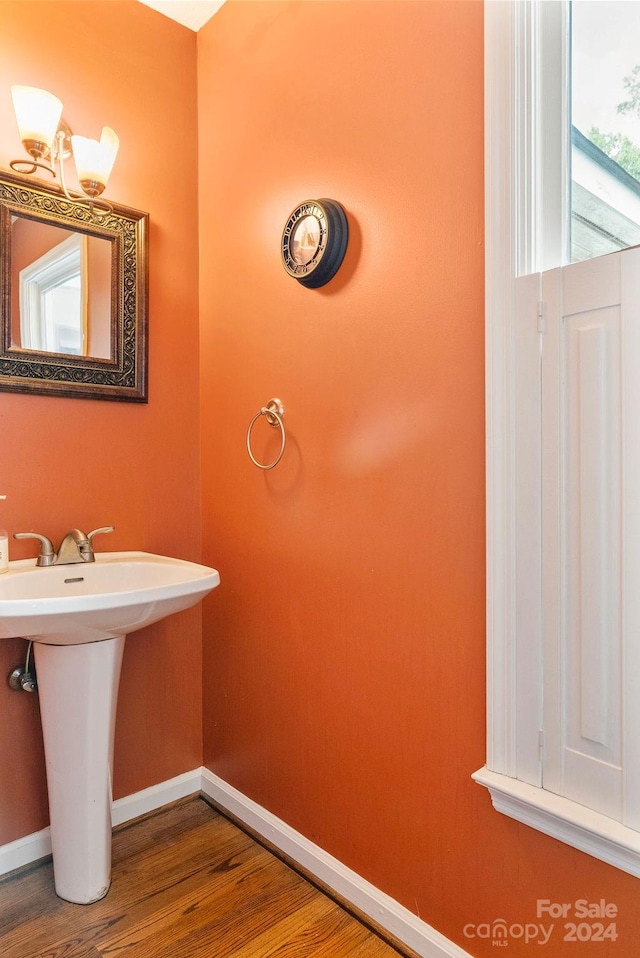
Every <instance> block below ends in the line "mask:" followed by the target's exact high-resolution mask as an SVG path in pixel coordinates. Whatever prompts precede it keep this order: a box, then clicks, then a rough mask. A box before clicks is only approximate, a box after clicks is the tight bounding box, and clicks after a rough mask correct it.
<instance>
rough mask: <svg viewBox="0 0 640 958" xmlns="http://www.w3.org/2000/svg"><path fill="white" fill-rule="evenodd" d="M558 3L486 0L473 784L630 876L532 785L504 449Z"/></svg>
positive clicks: (557, 188)
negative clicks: (482, 647) (479, 596)
mask: <svg viewBox="0 0 640 958" xmlns="http://www.w3.org/2000/svg"><path fill="white" fill-rule="evenodd" d="M567 9H568V5H567V4H566V3H565V2H563V0H552V2H548V0H547V2H544V0H542V2H540V0H487V2H485V177H486V179H485V204H486V302H485V308H486V339H485V346H486V442H487V477H486V478H487V759H486V765H485V766H484V767H483V768H481V769H479V770H478V771H477V772H476V773H474V775H473V778H474V779H475V780H476V781H477V782H478V783H479V784H481V785H484V786H486V787H487V788H488V789H489V791H490V793H491V798H492V801H493V804H494V807H495V808H496V809H497V810H498V811H500V812H502V813H504V814H506V815H508V816H510V817H511V818H514V819H516V820H518V821H520V822H523V823H525V824H527V825H530V826H531V827H533V828H536V829H538V830H539V831H542V832H544V833H546V834H548V835H551V836H553V837H554V838H556V839H559V840H561V841H563V842H565V843H567V844H569V845H572V846H574V847H575V848H578V849H580V850H582V851H584V852H587V853H588V854H590V855H592V856H594V857H596V858H599V859H601V860H603V861H606V862H608V863H609V864H612V865H614V866H616V867H618V868H620V869H622V870H624V871H626V872H629V873H630V874H633V875H636V876H638V877H640V833H639V832H636V831H635V830H633V829H631V828H629V827H627V826H624V825H621V824H620V823H618V822H615V821H613V820H612V819H610V818H607V817H606V816H604V815H601V814H599V813H597V812H594V811H592V810H591V809H588V808H586V807H585V806H583V805H580V804H578V803H577V802H574V801H571V800H569V799H566V798H564V797H562V796H559V795H555V794H553V793H551V792H549V791H546V790H545V789H544V788H542V787H541V783H542V778H541V765H540V756H539V748H540V744H541V743H540V741H539V730H540V729H541V727H542V655H541V601H540V599H541V596H540V568H539V566H540V563H539V560H537V559H535V545H536V544H535V543H533V544H532V543H529V546H534V548H528V549H527V548H521V549H520V551H516V546H515V543H516V531H517V529H518V522H519V509H521V508H522V503H521V501H520V499H519V496H520V498H521V494H522V483H520V486H518V477H519V476H520V477H521V476H522V472H519V470H525V471H527V472H529V473H531V474H532V475H533V477H534V481H533V483H532V489H531V496H532V499H533V500H535V497H536V495H539V493H540V489H539V487H540V482H539V479H538V481H537V483H536V469H537V468H538V467H539V462H536V454H535V450H534V451H533V453H531V452H528V453H527V455H528V456H529V457H530V461H529V462H526V463H523V462H522V461H521V458H520V456H519V450H518V448H517V444H516V430H515V422H516V415H517V416H518V417H521V416H523V415H524V416H527V415H528V414H530V415H531V417H532V420H535V418H536V416H539V409H538V410H536V409H535V397H534V401H533V403H532V408H531V409H530V410H527V409H524V410H523V409H522V408H516V403H517V402H518V401H519V400H518V398H517V394H516V382H518V381H520V378H521V377H522V376H523V375H525V376H526V375H532V374H535V370H534V371H533V373H532V370H531V369H525V370H523V369H520V368H517V367H516V349H515V341H514V323H513V315H514V311H515V308H516V283H515V279H516V277H517V276H525V275H528V274H534V273H536V272H541V271H543V270H545V269H549V268H552V267H555V266H560V265H565V264H566V263H567V262H568V254H567V252H566V251H567V250H568V221H569V211H568V210H567V209H566V207H567V204H566V203H565V202H564V199H563V196H564V195H566V194H565V189H566V186H567V185H568V180H569V164H570V160H569V149H570V145H569V138H568V135H567V136H566V137H564V136H563V133H562V131H563V130H568V128H569V125H568V123H566V117H567V113H568V89H567V86H568V83H567V80H566V77H567V70H566V68H565V66H566V61H565V43H566V36H567V29H566V24H567ZM563 121H565V122H563ZM563 210H566V212H565V213H563V212H562V211H563ZM532 281H534V279H533V277H532ZM518 352H521V351H518ZM537 475H538V476H539V471H538V473H537ZM536 485H537V491H536ZM517 492H518V495H517ZM527 505H528V506H529V507H530V506H531V505H532V503H531V502H529V503H528V504H527ZM523 608H526V610H527V615H526V616H523V615H522V614H520V615H519V612H522V609H523ZM524 620H526V628H523V627H522V622H523V621H524Z"/></svg>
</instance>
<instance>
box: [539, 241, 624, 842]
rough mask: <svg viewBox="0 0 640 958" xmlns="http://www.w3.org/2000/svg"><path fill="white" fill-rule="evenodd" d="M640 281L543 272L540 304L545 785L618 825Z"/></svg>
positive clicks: (602, 261)
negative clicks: (542, 316) (542, 322)
mask: <svg viewBox="0 0 640 958" xmlns="http://www.w3.org/2000/svg"><path fill="white" fill-rule="evenodd" d="M638 274H640V251H638V250H631V251H626V252H624V253H618V254H614V255H611V256H606V257H601V258H599V259H595V260H590V261H587V262H584V263H578V264H575V265H573V266H568V267H565V268H563V269H557V270H552V271H550V272H548V273H545V274H543V277H542V294H541V295H542V301H543V302H544V305H545V313H546V315H545V320H546V322H545V332H544V335H543V336H542V339H541V342H542V347H541V348H542V357H541V358H542V362H541V367H542V388H541V397H542V398H541V422H542V607H543V659H544V667H543V675H544V679H543V723H544V753H543V787H544V788H545V789H547V790H549V791H552V792H556V793H557V794H559V795H563V796H565V797H566V798H570V799H573V800H574V801H577V802H579V803H581V804H583V805H586V806H587V807H589V808H591V809H593V810H594V811H598V812H601V813H603V814H605V815H607V816H609V817H610V818H613V819H616V820H617V821H623V820H625V819H626V818H627V817H628V816H627V814H626V813H625V808H626V806H628V804H629V803H628V802H625V797H624V794H625V782H626V779H625V774H624V771H623V769H624V767H625V765H626V762H625V761H624V755H625V749H626V751H627V755H628V756H629V758H631V757H632V756H631V755H630V754H629V750H630V749H631V747H632V746H633V749H632V751H633V753H635V751H636V748H635V743H636V742H637V741H638V738H637V732H636V731H635V729H634V728H633V727H631V726H630V725H629V723H627V725H626V734H625V731H624V730H625V722H624V710H625V708H626V707H632V702H631V701H630V700H629V698H628V695H627V694H625V679H624V677H623V665H625V667H626V665H627V664H628V665H629V666H630V670H631V671H630V673H629V675H627V681H630V680H631V678H632V676H633V672H634V665H633V662H632V661H629V662H628V663H626V662H625V654H626V648H627V646H628V643H629V641H630V640H631V638H632V635H633V632H634V631H635V640H636V644H637V638H638V632H637V621H638V604H639V602H638V596H639V595H640V579H638V580H636V581H635V583H634V582H632V581H630V580H629V574H628V573H629V572H630V570H631V569H632V568H635V569H637V566H638V552H639V550H640V539H639V538H638V535H637V531H638V529H637V528H636V529H635V531H633V528H632V527H633V526H634V508H637V507H634V506H633V500H634V499H638V498H640V484H638V483H637V482H636V480H637V479H638V472H639V470H638V466H637V459H638V448H639V447H640V403H639V402H638V399H639V398H640V397H638V395H637V393H638V390H637V388H636V386H635V383H636V382H637V381H638V379H640V349H638V348H637V346H638V344H637V341H638V339H639V337H638V335H637V332H636V330H637V327H638V322H639V317H638V315H637V312H638V311H637V308H636V307H634V306H633V305H632V304H633V302H634V301H635V302H636V303H637V302H638V296H637V290H635V291H634V289H633V287H634V286H637V280H636V279H635V276H637V275H638ZM625 291H626V293H627V296H628V297H629V295H630V301H629V300H628V302H627V306H626V307H625V303H624V302H623V300H624V295H623V294H624V293H625ZM637 525H638V523H637V520H636V521H635V526H636V527H637ZM630 533H632V534H631V535H630ZM625 573H626V574H625ZM636 671H637V669H636ZM625 674H626V673H625ZM636 679H637V675H636ZM630 687H631V688H633V687H634V686H633V685H631V686H630ZM635 689H636V692H635V694H636V698H637V697H638V694H639V693H640V689H639V688H638V686H637V685H635ZM636 727H637V726H636ZM633 761H635V762H636V763H637V756H636V757H635V759H632V763H633ZM628 784H629V785H630V786H631V785H632V778H629V781H628ZM633 812H634V814H635V816H636V819H637V817H638V816H637V812H635V810H633ZM629 823H630V824H631V822H629ZM634 827H635V826H634Z"/></svg>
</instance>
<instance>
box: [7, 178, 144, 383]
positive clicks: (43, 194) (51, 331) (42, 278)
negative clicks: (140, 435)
mask: <svg viewBox="0 0 640 958" xmlns="http://www.w3.org/2000/svg"><path fill="white" fill-rule="evenodd" d="M148 220H149V218H148V215H147V214H146V213H142V212H140V211H139V210H134V209H131V208H130V207H127V206H120V205H118V204H115V203H113V204H102V206H100V207H99V206H98V205H97V204H96V205H93V204H91V203H90V202H89V201H79V200H76V199H73V198H69V197H67V196H65V194H64V192H62V191H61V190H60V188H59V187H57V186H56V185H50V184H44V183H43V182H41V181H36V180H27V179H26V178H25V177H24V176H18V175H16V174H14V173H8V172H6V171H5V170H0V310H1V324H0V325H1V330H2V340H1V342H0V390H6V391H13V392H26V393H41V394H44V395H50V396H51V395H53V396H66V397H77V398H83V399H111V400H119V401H123V402H147V398H148V397H147V364H148V348H147V319H148V287H147V280H148V261H147V242H148V240H147V232H148Z"/></svg>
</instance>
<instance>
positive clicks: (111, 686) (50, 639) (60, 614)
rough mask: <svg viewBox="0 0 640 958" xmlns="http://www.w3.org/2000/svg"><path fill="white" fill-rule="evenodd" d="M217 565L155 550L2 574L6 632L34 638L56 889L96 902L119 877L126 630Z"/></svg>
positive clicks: (25, 565) (0, 602)
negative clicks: (114, 866)
mask: <svg viewBox="0 0 640 958" xmlns="http://www.w3.org/2000/svg"><path fill="white" fill-rule="evenodd" d="M219 582H220V576H219V574H218V572H217V571H216V570H215V569H210V568H209V567H207V566H202V565H198V564H196V563H193V562H186V561H184V560H182V559H171V558H167V557H166V556H159V555H153V554H151V553H147V552H104V553H98V554H96V557H95V562H87V563H84V562H83V563H79V564H73V565H55V566H51V567H49V568H37V567H36V565H35V559H21V560H18V561H17V562H10V563H9V571H8V572H7V573H5V574H4V575H1V576H0V638H14V637H17V636H23V637H25V638H29V639H32V640H33V642H34V648H35V660H36V667H37V672H38V691H39V693H40V714H41V719H42V732H43V739H44V748H45V760H46V766H47V789H48V793H49V816H50V822H51V844H52V850H53V870H54V881H55V888H56V893H57V894H58V895H59V896H60V897H61V898H64V899H66V900H67V901H71V902H77V903H79V904H88V903H89V902H92V901H97V900H98V899H100V898H103V897H104V896H105V895H106V893H107V891H108V890H109V884H110V881H111V769H112V766H113V738H114V730H115V713H116V701H117V694H118V683H119V679H120V665H121V662H122V652H123V649H124V640H125V636H126V635H127V634H128V633H130V632H133V631H135V630H136V629H141V628H143V626H146V625H151V624H152V623H153V622H157V621H158V620H159V619H162V618H164V617H165V616H167V615H171V614H172V613H173V612H179V611H181V610H182V609H187V608H189V607H190V606H192V605H195V604H196V603H197V602H199V601H200V600H201V599H202V598H204V596H205V595H206V594H207V593H208V592H210V591H211V590H212V589H214V588H215V587H216V586H217V585H218V584H219Z"/></svg>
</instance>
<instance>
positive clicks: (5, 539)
mask: <svg viewBox="0 0 640 958" xmlns="http://www.w3.org/2000/svg"><path fill="white" fill-rule="evenodd" d="M6 498H7V497H6V496H0V499H6ZM8 571H9V534H8V532H7V530H6V529H0V573H2V572H8Z"/></svg>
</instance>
